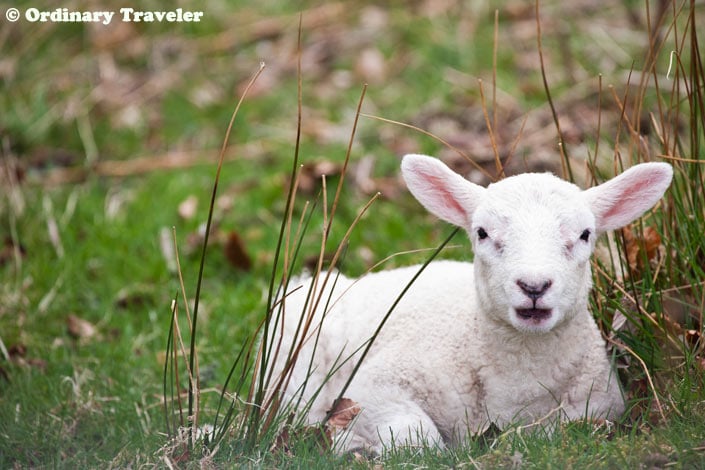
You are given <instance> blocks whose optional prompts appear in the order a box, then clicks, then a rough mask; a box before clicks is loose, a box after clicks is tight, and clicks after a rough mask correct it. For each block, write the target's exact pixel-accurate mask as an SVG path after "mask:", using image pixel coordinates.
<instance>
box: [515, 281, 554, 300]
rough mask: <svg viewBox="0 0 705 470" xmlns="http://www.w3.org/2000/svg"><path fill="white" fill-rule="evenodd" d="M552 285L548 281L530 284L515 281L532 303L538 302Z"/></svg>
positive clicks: (551, 282)
mask: <svg viewBox="0 0 705 470" xmlns="http://www.w3.org/2000/svg"><path fill="white" fill-rule="evenodd" d="M552 284H553V281H551V280H548V281H545V282H543V283H535V284H531V283H528V282H524V281H522V280H521V279H519V280H517V285H518V286H519V287H520V288H521V290H522V291H524V293H525V294H526V295H527V296H528V297H529V298H530V299H531V300H533V301H536V300H538V299H539V298H540V297H541V296H542V295H543V294H545V293H546V291H547V290H548V288H549V287H551V285H552Z"/></svg>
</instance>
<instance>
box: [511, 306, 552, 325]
mask: <svg viewBox="0 0 705 470" xmlns="http://www.w3.org/2000/svg"><path fill="white" fill-rule="evenodd" d="M516 312H517V315H518V316H519V318H521V319H522V320H528V321H531V322H534V323H541V322H542V321H544V320H546V319H548V318H550V317H551V309H550V308H517V309H516Z"/></svg>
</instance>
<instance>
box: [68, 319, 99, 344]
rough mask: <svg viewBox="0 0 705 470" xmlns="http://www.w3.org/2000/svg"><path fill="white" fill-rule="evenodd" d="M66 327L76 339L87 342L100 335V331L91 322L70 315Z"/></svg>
mask: <svg viewBox="0 0 705 470" xmlns="http://www.w3.org/2000/svg"><path fill="white" fill-rule="evenodd" d="M66 327H67V329H68V332H69V335H70V336H71V337H73V338H74V339H81V340H86V339H90V338H93V337H94V336H96V335H97V334H98V329H97V328H96V327H95V325H93V324H92V323H91V322H89V321H87V320H84V319H83V318H79V317H77V316H76V315H74V314H70V315H69V316H68V318H66Z"/></svg>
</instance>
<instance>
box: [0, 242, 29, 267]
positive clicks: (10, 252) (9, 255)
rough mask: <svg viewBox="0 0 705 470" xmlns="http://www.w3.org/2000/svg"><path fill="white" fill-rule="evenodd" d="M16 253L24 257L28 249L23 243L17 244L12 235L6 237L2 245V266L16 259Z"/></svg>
mask: <svg viewBox="0 0 705 470" xmlns="http://www.w3.org/2000/svg"><path fill="white" fill-rule="evenodd" d="M15 253H17V254H18V255H19V257H20V258H24V257H25V255H26V254H27V250H26V249H25V247H24V246H22V244H21V243H20V244H15V241H14V240H13V239H12V238H11V237H5V240H4V241H3V244H2V246H0V266H3V265H4V264H5V263H7V262H9V261H11V260H12V259H14V257H15Z"/></svg>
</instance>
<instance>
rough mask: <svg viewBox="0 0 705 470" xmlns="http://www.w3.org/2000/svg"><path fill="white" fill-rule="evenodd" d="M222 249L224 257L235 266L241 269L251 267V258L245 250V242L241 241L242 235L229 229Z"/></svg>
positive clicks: (247, 269) (245, 269)
mask: <svg viewBox="0 0 705 470" xmlns="http://www.w3.org/2000/svg"><path fill="white" fill-rule="evenodd" d="M223 250H224V252H225V258H226V259H227V260H228V261H229V262H230V264H232V265H233V266H235V267H236V268H238V269H242V270H243V271H249V270H250V269H252V260H251V259H250V256H249V255H248V254H247V251H246V250H245V243H244V242H243V241H242V237H240V235H239V234H238V233H237V232H235V231H231V232H230V233H228V236H227V238H226V239H225V245H224V246H223Z"/></svg>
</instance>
